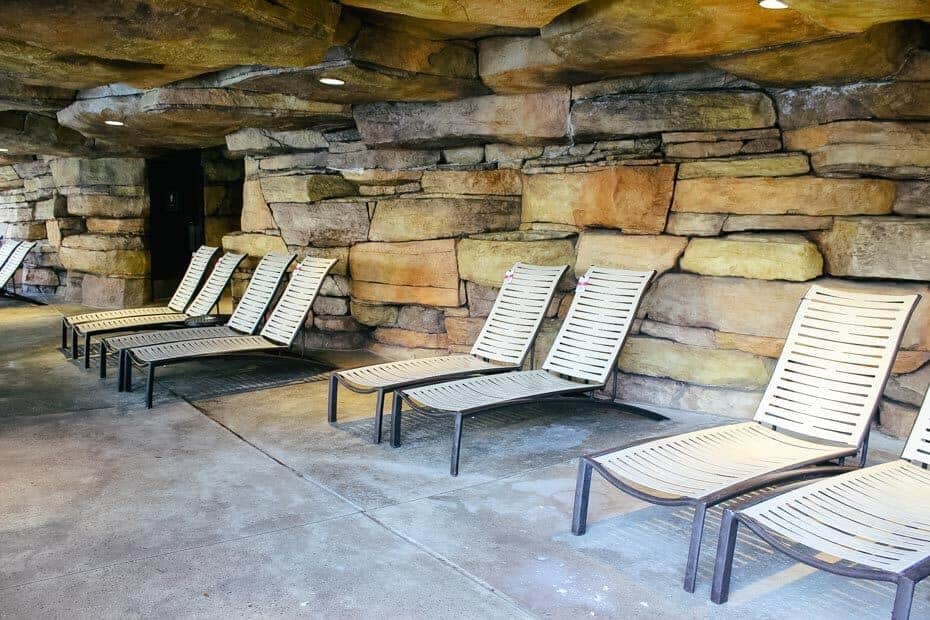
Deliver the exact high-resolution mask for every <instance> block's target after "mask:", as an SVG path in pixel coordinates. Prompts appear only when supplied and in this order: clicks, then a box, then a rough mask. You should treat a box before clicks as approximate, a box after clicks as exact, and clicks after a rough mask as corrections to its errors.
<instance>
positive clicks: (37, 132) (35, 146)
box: [0, 56, 95, 158]
mask: <svg viewBox="0 0 930 620" xmlns="http://www.w3.org/2000/svg"><path fill="white" fill-rule="evenodd" d="M0 62H2V56H0ZM0 142H2V143H3V148H5V149H6V151H5V152H4V153H3V155H4V157H7V158H11V157H16V156H20V155H22V156H32V155H35V154H36V153H42V154H44V155H60V156H68V155H91V154H93V153H95V150H94V148H93V144H92V141H91V140H89V139H87V138H85V137H84V136H82V135H81V134H79V133H78V132H76V131H74V130H73V129H68V128H67V127H62V126H61V125H59V124H58V122H57V121H56V120H55V119H54V118H52V117H50V116H46V115H45V114H37V113H34V112H22V111H19V110H10V111H2V112H0Z"/></svg>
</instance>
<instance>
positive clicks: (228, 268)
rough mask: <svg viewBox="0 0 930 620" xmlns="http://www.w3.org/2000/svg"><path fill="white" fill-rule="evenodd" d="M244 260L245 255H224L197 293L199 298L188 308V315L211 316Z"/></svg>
mask: <svg viewBox="0 0 930 620" xmlns="http://www.w3.org/2000/svg"><path fill="white" fill-rule="evenodd" d="M244 258H245V254H229V253H227V254H223V255H222V256H221V257H220V259H219V260H218V261H216V265H215V266H214V267H213V271H211V272H210V277H209V278H207V281H206V282H205V283H204V285H203V287H202V288H201V289H200V292H199V293H197V297H195V298H194V301H193V302H192V303H191V305H190V306H188V307H187V312H186V314H187V315H189V316H204V315H206V314H210V310H212V309H213V306H215V305H216V302H218V301H219V300H220V296H221V295H222V294H223V289H224V288H226V285H227V284H229V280H230V278H232V275H233V272H234V271H235V270H236V267H238V266H239V263H241V262H242V260H243V259H244Z"/></svg>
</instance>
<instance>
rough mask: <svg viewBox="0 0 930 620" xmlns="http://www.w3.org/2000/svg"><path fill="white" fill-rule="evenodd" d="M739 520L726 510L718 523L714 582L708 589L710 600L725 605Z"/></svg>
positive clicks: (728, 591) (728, 592) (734, 514)
mask: <svg viewBox="0 0 930 620" xmlns="http://www.w3.org/2000/svg"><path fill="white" fill-rule="evenodd" d="M738 530H739V520H738V519H737V518H736V513H734V512H733V511H732V510H730V509H727V510H724V511H723V518H722V519H721V521H720V538H719V539H718V540H717V558H716V559H715V560H714V581H713V585H712V586H711V589H710V600H712V601H713V602H715V603H717V604H718V605H719V604H721V603H726V602H727V599H728V598H729V597H730V574H731V573H732V571H733V552H734V551H735V550H736V536H737V533H738Z"/></svg>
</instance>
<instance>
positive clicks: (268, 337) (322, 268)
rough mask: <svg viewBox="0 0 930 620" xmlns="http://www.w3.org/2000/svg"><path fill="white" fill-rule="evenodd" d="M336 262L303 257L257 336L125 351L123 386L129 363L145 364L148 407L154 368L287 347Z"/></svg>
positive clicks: (161, 345)
mask: <svg viewBox="0 0 930 620" xmlns="http://www.w3.org/2000/svg"><path fill="white" fill-rule="evenodd" d="M335 263H336V261H335V260H333V259H323V258H314V257H307V258H305V259H304V260H303V261H302V262H301V263H300V264H299V265H298V266H297V268H296V269H295V270H294V272H293V274H292V275H291V279H290V282H288V284H287V287H286V288H285V289H284V293H283V294H282V295H281V298H280V299H279V300H278V303H277V304H276V305H275V307H274V310H272V312H271V316H269V317H268V322H267V323H265V326H264V327H263V328H262V331H261V333H260V334H258V335H257V336H246V335H243V336H233V337H230V338H225V337H224V338H212V339H199V340H187V341H181V342H171V343H164V344H156V345H150V346H144V347H137V348H132V349H128V350H126V356H127V363H126V366H125V381H126V383H127V384H128V383H129V382H130V381H131V375H132V362H136V363H139V364H143V365H146V366H147V367H148V379H147V382H146V407H148V408H151V407H152V392H153V386H154V383H155V369H156V368H157V367H158V366H164V365H167V364H174V363H178V362H183V361H186V360H192V359H202V358H208V357H218V356H223V355H231V354H237V353H261V352H265V351H270V350H282V349H287V348H289V347H290V346H291V345H292V344H293V343H294V339H295V338H296V337H297V334H298V332H299V331H300V329H301V327H303V324H304V321H305V320H306V318H307V314H309V312H310V307H311V306H312V305H313V300H314V299H316V296H317V294H318V293H319V292H320V287H321V286H322V285H323V279H324V278H325V277H326V274H327V273H329V270H330V269H332V266H333V265H334V264H335Z"/></svg>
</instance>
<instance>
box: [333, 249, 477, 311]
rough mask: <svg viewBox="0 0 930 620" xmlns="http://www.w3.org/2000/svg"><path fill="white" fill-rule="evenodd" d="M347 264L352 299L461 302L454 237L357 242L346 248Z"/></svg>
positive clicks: (420, 302) (456, 304) (432, 302)
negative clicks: (401, 241)
mask: <svg viewBox="0 0 930 620" xmlns="http://www.w3.org/2000/svg"><path fill="white" fill-rule="evenodd" d="M349 265H350V269H351V273H352V279H353V288H352V293H353V298H355V299H361V300H365V301H374V302H384V303H396V304H421V305H425V306H458V305H461V304H460V303H459V301H460V292H459V275H458V267H457V265H456V258H455V240H453V239H442V240H436V241H410V242H405V243H377V242H375V243H360V244H357V245H355V246H353V247H352V248H351V249H350V250H349Z"/></svg>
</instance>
